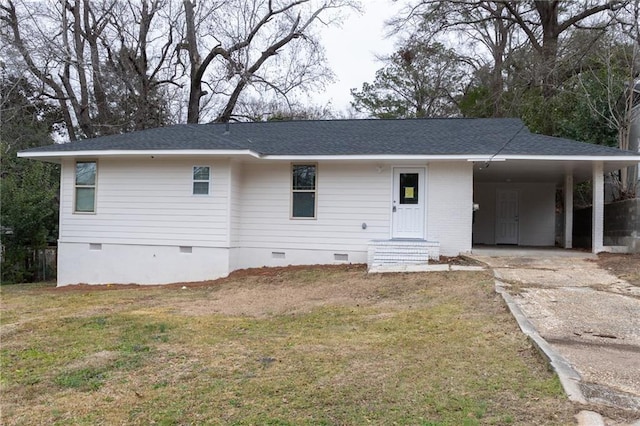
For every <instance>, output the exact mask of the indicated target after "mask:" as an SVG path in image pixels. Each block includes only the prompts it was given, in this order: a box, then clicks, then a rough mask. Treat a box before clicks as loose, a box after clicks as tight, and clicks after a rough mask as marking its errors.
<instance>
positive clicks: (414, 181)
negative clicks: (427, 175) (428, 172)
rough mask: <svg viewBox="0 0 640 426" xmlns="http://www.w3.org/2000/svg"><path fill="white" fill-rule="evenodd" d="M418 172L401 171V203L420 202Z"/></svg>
mask: <svg viewBox="0 0 640 426" xmlns="http://www.w3.org/2000/svg"><path fill="white" fill-rule="evenodd" d="M418 176H419V174H418V173H400V197H399V198H400V204H418V189H419V188H418Z"/></svg>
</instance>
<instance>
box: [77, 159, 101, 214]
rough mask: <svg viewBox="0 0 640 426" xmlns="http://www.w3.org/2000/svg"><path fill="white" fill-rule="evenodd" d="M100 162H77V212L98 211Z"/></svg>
mask: <svg viewBox="0 0 640 426" xmlns="http://www.w3.org/2000/svg"><path fill="white" fill-rule="evenodd" d="M97 172H98V163H96V162H95V161H78V162H77V163H76V194H75V196H76V202H75V211H76V212H77V213H95V211H96V174H97Z"/></svg>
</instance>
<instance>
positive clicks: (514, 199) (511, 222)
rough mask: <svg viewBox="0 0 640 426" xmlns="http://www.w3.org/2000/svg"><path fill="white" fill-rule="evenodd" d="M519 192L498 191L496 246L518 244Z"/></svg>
mask: <svg viewBox="0 0 640 426" xmlns="http://www.w3.org/2000/svg"><path fill="white" fill-rule="evenodd" d="M518 221H519V218H518V191H514V190H506V189H498V190H497V191H496V244H518V228H519V226H518Z"/></svg>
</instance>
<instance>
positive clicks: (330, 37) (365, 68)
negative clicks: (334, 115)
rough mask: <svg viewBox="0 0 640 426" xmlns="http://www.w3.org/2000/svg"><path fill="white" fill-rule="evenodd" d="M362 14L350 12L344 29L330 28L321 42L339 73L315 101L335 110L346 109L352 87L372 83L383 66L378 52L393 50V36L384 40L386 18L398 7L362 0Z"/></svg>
mask: <svg viewBox="0 0 640 426" xmlns="http://www.w3.org/2000/svg"><path fill="white" fill-rule="evenodd" d="M361 5H362V9H363V12H364V13H363V14H359V13H357V12H353V13H351V15H349V16H348V17H347V19H346V20H345V21H344V23H343V24H342V26H341V28H333V27H332V28H327V29H325V30H324V31H323V32H322V42H323V44H324V47H325V50H326V56H327V59H328V60H329V65H330V67H331V69H332V70H333V72H334V73H335V76H336V81H335V83H333V84H331V85H329V86H328V87H327V90H326V91H325V92H324V93H321V94H317V95H316V94H314V95H313V97H314V98H315V99H316V100H317V102H316V103H319V104H326V103H328V102H331V105H332V107H333V109H334V110H336V111H345V110H347V109H348V108H349V105H350V102H351V94H350V90H351V89H352V88H358V89H360V88H362V83H364V82H372V81H373V78H374V76H375V73H376V71H377V70H378V69H379V68H381V67H382V64H381V63H380V61H378V60H377V59H376V55H385V54H389V53H391V52H392V51H393V48H394V42H393V39H385V38H384V34H385V32H386V31H385V28H384V21H385V20H387V19H389V18H391V17H393V16H394V15H395V13H396V11H398V9H399V6H398V4H397V3H393V2H391V1H390V0H362V2H361Z"/></svg>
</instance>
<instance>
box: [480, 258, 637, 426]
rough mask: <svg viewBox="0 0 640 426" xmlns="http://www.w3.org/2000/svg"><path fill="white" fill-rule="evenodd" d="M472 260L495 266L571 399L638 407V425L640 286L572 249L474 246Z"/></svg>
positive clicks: (503, 290) (516, 311)
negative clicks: (632, 283) (630, 282)
mask: <svg viewBox="0 0 640 426" xmlns="http://www.w3.org/2000/svg"><path fill="white" fill-rule="evenodd" d="M471 257H473V258H475V259H476V260H478V261H481V262H483V263H486V264H487V265H489V266H490V267H491V268H492V269H493V270H494V273H495V276H496V289H497V290H498V291H499V292H501V293H502V294H503V297H504V298H505V300H506V302H507V304H508V305H509V307H510V309H511V311H512V312H513V314H514V316H515V317H516V319H518V322H519V323H520V327H521V328H522V329H523V331H524V332H525V333H527V334H528V335H529V336H530V337H531V338H532V340H534V342H535V343H536V344H537V345H538V346H539V347H540V348H541V349H542V350H543V351H544V352H545V353H546V355H547V356H548V357H549V359H550V361H551V364H552V366H553V367H554V368H555V369H556V371H557V372H558V375H559V376H560V380H561V381H562V384H563V386H564V388H565V391H566V392H567V394H568V395H569V397H570V398H571V399H572V400H574V401H577V402H581V403H588V404H595V405H597V406H601V407H608V408H607V409H604V411H607V412H609V413H610V412H612V409H613V410H614V412H615V410H616V409H619V410H624V411H625V412H626V413H629V412H630V413H631V415H632V417H633V416H635V415H634V414H633V413H634V412H635V411H637V413H638V415H637V416H635V420H634V421H633V422H632V424H634V425H635V424H638V425H640V287H636V286H632V285H630V284H629V283H627V282H626V281H624V280H620V279H618V278H617V277H616V276H614V275H612V274H611V273H609V272H608V271H606V270H603V269H601V268H600V267H598V264H597V263H596V262H595V259H596V256H595V255H592V254H588V253H583V252H578V251H571V250H561V249H518V248H514V249H511V248H509V249H503V248H493V249H492V248H474V250H473V255H472V256H471ZM596 417H598V416H596ZM626 417H627V418H628V414H627V416H626ZM609 420H611V419H609ZM591 423H592V421H591V420H590V421H587V422H583V424H591ZM595 424H620V423H612V422H611V421H607V420H606V419H605V420H602V422H598V423H595Z"/></svg>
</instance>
